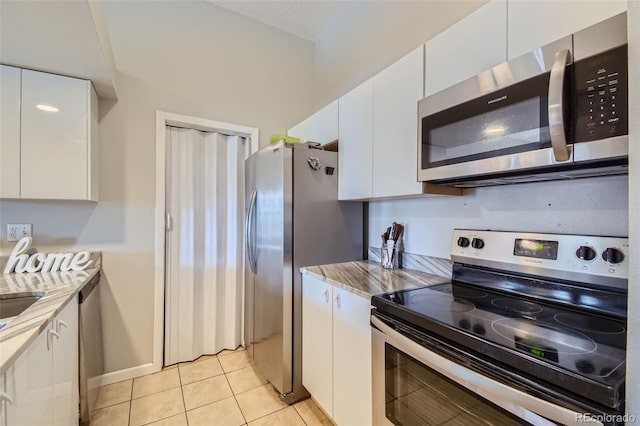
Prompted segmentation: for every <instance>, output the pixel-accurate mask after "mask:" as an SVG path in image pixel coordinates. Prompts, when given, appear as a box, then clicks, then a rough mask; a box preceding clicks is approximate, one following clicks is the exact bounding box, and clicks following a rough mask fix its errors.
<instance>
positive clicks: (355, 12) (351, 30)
mask: <svg viewBox="0 0 640 426" xmlns="http://www.w3.org/2000/svg"><path fill="white" fill-rule="evenodd" d="M486 2H487V0H466V1H462V0H456V1H442V0H429V1H424V0H421V1H413V0H408V1H347V2H345V3H344V4H343V6H342V8H341V9H340V11H339V13H338V14H337V15H336V17H335V18H334V19H333V20H332V21H331V22H330V24H329V25H328V26H327V27H326V28H325V29H324V30H323V31H322V33H321V34H320V37H319V38H318V40H317V41H316V50H315V89H314V100H315V102H314V103H315V107H316V109H319V108H320V107H322V106H324V105H326V104H328V103H329V102H331V101H333V100H335V99H337V98H338V97H340V96H342V95H343V94H345V93H346V92H348V91H349V90H351V89H353V88H354V87H356V86H357V85H358V84H360V83H362V82H363V81H365V80H367V79H368V78H369V77H372V76H374V75H375V74H377V73H378V72H380V71H381V70H383V69H384V68H386V67H387V66H389V65H390V64H392V63H393V62H395V61H396V60H398V59H400V58H401V57H403V56H404V55H406V54H407V53H409V52H411V51H412V50H414V49H415V48H416V47H418V46H420V45H421V44H423V43H425V42H426V41H427V40H429V39H430V38H431V37H433V36H434V35H436V34H438V33H440V32H441V31H443V30H445V29H446V28H448V27H449V26H451V25H453V24H454V23H456V22H457V21H459V20H460V19H462V18H463V17H465V16H466V15H468V14H469V13H471V12H473V11H474V10H476V9H477V8H479V7H480V6H482V5H483V4H485V3H486ZM303 118H305V117H301V118H300V120H298V121H301V120H302V119H303ZM296 123H297V122H295V123H291V124H292V125H293V124H296Z"/></svg>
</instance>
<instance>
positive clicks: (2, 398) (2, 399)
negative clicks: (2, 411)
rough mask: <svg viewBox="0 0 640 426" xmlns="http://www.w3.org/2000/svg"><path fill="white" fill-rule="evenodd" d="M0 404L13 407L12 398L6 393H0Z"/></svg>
mask: <svg viewBox="0 0 640 426" xmlns="http://www.w3.org/2000/svg"><path fill="white" fill-rule="evenodd" d="M0 402H8V403H9V405H13V398H11V397H10V396H9V394H7V393H4V392H0Z"/></svg>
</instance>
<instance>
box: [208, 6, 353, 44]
mask: <svg viewBox="0 0 640 426" xmlns="http://www.w3.org/2000/svg"><path fill="white" fill-rule="evenodd" d="M208 1H209V2H211V3H213V4H215V5H216V6H220V7H223V8H225V9H228V10H231V11H234V12H236V13H239V14H241V15H244V16H246V17H249V18H252V19H255V20H256V21H259V22H262V23H263V24H267V25H270V26H272V27H275V28H277V29H279V30H282V31H286V32H288V33H290V34H293V35H296V36H298V37H301V38H303V39H306V40H309V41H312V42H315V41H316V39H317V38H318V35H319V34H320V33H321V32H322V30H323V29H324V28H325V27H326V26H327V24H328V23H329V21H330V20H331V19H332V18H333V17H334V16H335V15H336V14H337V13H338V10H339V9H340V7H341V6H342V4H343V3H344V0H302V1H301V0H297V1H291V0H208Z"/></svg>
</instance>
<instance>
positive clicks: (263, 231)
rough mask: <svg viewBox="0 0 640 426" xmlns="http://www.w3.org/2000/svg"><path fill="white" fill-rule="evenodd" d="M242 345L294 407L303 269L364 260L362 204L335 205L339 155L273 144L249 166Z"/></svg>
mask: <svg viewBox="0 0 640 426" xmlns="http://www.w3.org/2000/svg"><path fill="white" fill-rule="evenodd" d="M245 167H246V172H245V173H246V175H245V177H246V179H245V185H246V186H245V188H246V192H245V193H246V200H245V252H246V255H245V324H244V328H245V345H246V346H247V350H248V351H249V354H250V355H251V357H252V358H253V360H254V361H255V363H256V364H257V366H258V368H259V369H260V370H261V372H262V373H263V374H264V375H265V376H266V378H267V379H268V380H269V381H270V382H271V383H272V384H273V386H275V388H276V389H277V390H278V391H279V392H280V394H281V398H282V399H283V400H284V401H285V402H287V403H289V404H291V403H293V402H295V401H297V400H299V399H301V398H304V397H306V396H307V395H308V392H307V391H306V389H305V388H304V387H303V386H302V312H301V308H302V275H301V273H300V267H302V266H310V265H321V264H327V263H336V262H343V261H349V260H358V259H362V258H363V205H362V203H358V202H339V201H338V173H339V170H338V155H337V153H336V152H328V151H323V150H319V149H315V148H313V147H311V145H308V144H286V143H284V142H282V141H281V142H278V143H275V144H272V145H269V146H267V147H265V148H263V149H261V150H260V151H258V152H256V153H255V154H253V155H252V156H251V157H250V158H249V159H247V161H246V164H245Z"/></svg>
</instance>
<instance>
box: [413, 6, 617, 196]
mask: <svg viewBox="0 0 640 426" xmlns="http://www.w3.org/2000/svg"><path fill="white" fill-rule="evenodd" d="M627 87H628V86H627V19H626V13H623V14H620V15H617V16H614V17H612V18H610V19H607V20H606V21H603V22H601V23H599V24H597V25H594V26H592V27H589V28H586V29H584V30H582V31H580V32H577V33H575V34H573V35H570V36H567V37H565V38H563V39H561V40H558V41H556V42H554V43H552V44H549V45H547V46H544V47H541V48H539V49H536V50H534V51H532V52H530V53H528V54H526V55H523V56H521V57H518V58H515V59H513V60H511V61H508V62H505V63H503V64H500V65H497V66H495V67H493V68H491V69H489V70H487V71H485V72H483V73H481V74H479V75H477V76H475V77H473V78H470V79H468V80H465V81H463V82H461V83H458V84H456V85H454V86H452V87H449V88H447V89H445V90H442V91H440V92H438V93H435V94H433V95H431V96H428V97H426V98H424V99H422V100H421V101H420V102H419V103H418V115H419V117H418V121H419V123H418V129H419V131H418V139H419V140H418V180H420V181H429V182H433V183H440V184H449V185H455V186H459V187H475V186H488V185H501V184H508V183H518V182H531V181H541V180H556V179H568V178H577V177H588V176H599V175H612V174H624V173H627V164H628V123H627V118H628V101H627V98H628V88H627Z"/></svg>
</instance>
